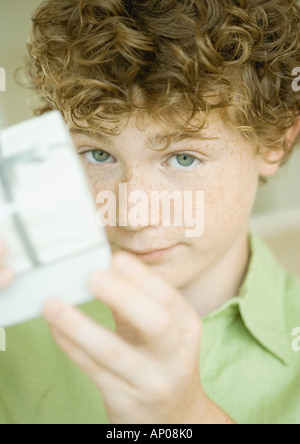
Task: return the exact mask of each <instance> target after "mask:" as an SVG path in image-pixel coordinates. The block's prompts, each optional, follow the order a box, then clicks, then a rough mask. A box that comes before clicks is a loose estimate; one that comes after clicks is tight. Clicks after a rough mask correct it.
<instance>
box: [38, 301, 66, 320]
mask: <svg viewBox="0 0 300 444" xmlns="http://www.w3.org/2000/svg"><path fill="white" fill-rule="evenodd" d="M66 307H67V304H65V303H64V302H63V301H61V300H60V299H51V300H50V301H48V302H46V304H45V306H44V309H43V315H44V317H45V319H46V320H47V321H49V322H51V321H54V320H56V319H57V317H58V316H59V315H61V313H62V312H63V311H64V310H65V309H66Z"/></svg>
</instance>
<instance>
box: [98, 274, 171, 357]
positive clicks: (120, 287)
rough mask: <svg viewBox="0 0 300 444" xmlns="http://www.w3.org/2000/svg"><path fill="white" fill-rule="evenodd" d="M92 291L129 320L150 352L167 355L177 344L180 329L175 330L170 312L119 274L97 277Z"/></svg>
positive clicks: (99, 275)
mask: <svg viewBox="0 0 300 444" xmlns="http://www.w3.org/2000/svg"><path fill="white" fill-rule="evenodd" d="M90 289H91V291H92V293H93V294H94V296H95V297H96V298H98V299H99V300H101V301H102V302H104V303H106V304H107V305H109V307H111V309H112V311H114V310H116V311H117V312H118V315H119V316H121V318H123V319H125V320H127V321H128V322H129V323H130V325H132V326H133V327H134V328H135V329H136V330H137V331H138V333H139V335H141V336H142V337H143V338H144V340H145V342H146V343H147V344H148V346H151V347H150V348H151V349H153V348H156V349H157V350H158V349H162V348H163V349H164V351H165V349H169V347H171V346H173V345H174V344H176V343H177V340H178V337H177V336H178V329H177V328H176V329H175V328H172V327H173V323H172V320H173V319H172V316H170V315H169V313H168V311H167V310H166V309H165V308H164V307H162V306H161V305H160V304H158V303H157V301H156V300H153V298H151V297H149V295H147V294H145V293H143V292H141V291H139V290H138V289H136V287H135V286H134V285H133V284H132V283H131V282H130V281H128V279H126V278H124V277H123V276H121V275H120V274H116V273H115V272H109V273H106V272H99V273H98V272H97V273H94V274H93V275H92V276H91V278H90ZM162 337H163V341H162Z"/></svg>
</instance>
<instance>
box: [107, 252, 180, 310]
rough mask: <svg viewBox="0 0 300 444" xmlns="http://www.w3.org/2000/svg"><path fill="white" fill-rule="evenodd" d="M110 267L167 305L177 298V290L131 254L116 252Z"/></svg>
mask: <svg viewBox="0 0 300 444" xmlns="http://www.w3.org/2000/svg"><path fill="white" fill-rule="evenodd" d="M112 268H113V269H114V270H115V271H117V272H118V273H121V274H123V275H124V276H126V277H127V278H130V280H132V281H133V282H135V283H136V284H137V285H138V287H139V288H140V289H141V290H143V291H144V292H145V293H146V294H149V295H150V296H151V297H153V298H154V299H156V300H157V301H159V302H161V303H162V304H166V305H167V306H169V305H170V304H171V303H172V302H173V301H174V299H177V298H178V295H177V291H176V290H175V289H174V288H173V287H172V286H171V285H169V284H168V283H167V282H165V281H164V280H163V279H162V278H161V277H159V276H158V275H157V273H155V272H154V271H152V270H151V268H150V267H149V266H147V265H146V264H144V263H143V262H142V261H141V260H140V259H138V258H137V257H135V256H134V255H132V254H128V253H123V252H121V253H117V254H115V255H114V256H113V259H112Z"/></svg>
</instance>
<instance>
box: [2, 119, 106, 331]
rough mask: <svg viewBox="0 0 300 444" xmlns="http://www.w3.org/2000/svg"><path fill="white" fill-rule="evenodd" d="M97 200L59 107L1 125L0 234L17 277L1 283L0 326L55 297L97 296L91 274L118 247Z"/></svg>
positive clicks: (33, 313) (36, 311)
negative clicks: (91, 289) (92, 290)
mask: <svg viewBox="0 0 300 444" xmlns="http://www.w3.org/2000/svg"><path fill="white" fill-rule="evenodd" d="M97 221H98V219H96V203H95V202H94V199H93V196H92V192H91V189H90V187H89V185H88V181H87V178H86V175H85V172H84V169H83V166H82V164H81V162H80V159H79V156H78V154H77V152H76V149H75V147H74V145H73V141H72V138H71V136H70V134H69V132H68V130H67V126H66V125H65V122H64V121H63V119H62V117H61V115H60V114H59V113H58V112H51V113H48V114H45V115H43V116H41V117H37V118H35V119H32V120H29V121H28V122H24V123H21V124H19V125H16V126H14V127H11V128H8V129H5V130H3V131H2V132H1V133H0V238H3V239H4V240H5V241H6V242H7V243H8V245H9V249H10V254H9V257H8V258H7V260H6V263H7V264H9V265H10V266H11V267H12V268H13V270H14V271H15V273H16V275H17V277H16V279H15V281H14V283H13V284H12V285H11V286H10V287H8V288H7V289H5V290H2V291H0V326H1V327H8V326H11V325H14V324H18V323H21V322H25V321H28V320H31V319H33V318H35V317H38V316H40V315H41V311H42V306H43V305H44V303H45V302H46V301H47V299H49V298H50V297H53V296H55V297H61V298H62V299H65V300H66V301H67V302H69V303H71V304H74V305H77V304H82V303H85V302H88V301H90V300H91V299H92V296H91V294H90V293H89V291H88V288H87V285H86V278H87V275H88V274H90V273H91V272H92V271H94V270H97V269H104V270H108V269H109V267H110V261H111V251H110V247H109V243H108V241H107V238H106V233H105V230H104V228H103V227H101V226H99V224H98V222H97Z"/></svg>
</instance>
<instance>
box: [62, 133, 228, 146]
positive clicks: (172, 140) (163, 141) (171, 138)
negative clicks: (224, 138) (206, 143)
mask: <svg viewBox="0 0 300 444" xmlns="http://www.w3.org/2000/svg"><path fill="white" fill-rule="evenodd" d="M70 132H71V133H72V134H79V135H82V136H85V137H88V138H91V139H92V140H94V139H93V138H92V137H91V136H90V134H89V131H88V130H80V129H77V128H71V129H70ZM217 139H220V138H219V137H204V136H203V135H202V134H200V133H196V132H195V133H187V132H182V133H178V132H175V133H170V134H169V135H162V134H155V135H153V136H152V135H150V136H149V137H148V139H147V146H148V147H149V148H150V149H151V150H154V151H163V150H165V149H167V148H168V147H169V146H170V144H176V143H179V142H182V141H183V140H217ZM97 142H100V143H101V144H103V145H107V146H109V145H113V137H109V136H105V135H104V134H100V133H98V134H97Z"/></svg>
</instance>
